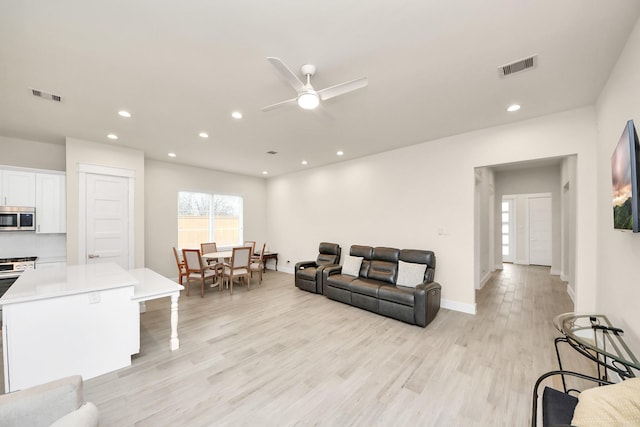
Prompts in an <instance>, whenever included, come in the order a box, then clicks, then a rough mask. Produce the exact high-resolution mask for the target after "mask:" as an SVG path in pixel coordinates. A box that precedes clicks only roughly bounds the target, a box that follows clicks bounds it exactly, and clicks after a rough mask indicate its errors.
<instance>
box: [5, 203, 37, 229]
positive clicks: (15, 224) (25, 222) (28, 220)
mask: <svg viewBox="0 0 640 427" xmlns="http://www.w3.org/2000/svg"><path fill="white" fill-rule="evenodd" d="M35 229H36V208H26V207H22V206H0V231H34V230H35Z"/></svg>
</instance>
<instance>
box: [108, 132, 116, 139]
mask: <svg viewBox="0 0 640 427" xmlns="http://www.w3.org/2000/svg"><path fill="white" fill-rule="evenodd" d="M107 138H109V139H114V140H115V139H118V135H116V134H115V133H110V134H109V135H107Z"/></svg>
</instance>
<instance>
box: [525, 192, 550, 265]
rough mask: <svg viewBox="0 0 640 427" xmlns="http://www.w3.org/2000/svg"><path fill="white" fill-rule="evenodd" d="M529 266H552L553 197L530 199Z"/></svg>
mask: <svg viewBox="0 0 640 427" xmlns="http://www.w3.org/2000/svg"><path fill="white" fill-rule="evenodd" d="M529 264H534V265H549V266H550V265H551V197H533V198H530V199H529Z"/></svg>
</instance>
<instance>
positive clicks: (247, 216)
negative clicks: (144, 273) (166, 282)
mask: <svg viewBox="0 0 640 427" xmlns="http://www.w3.org/2000/svg"><path fill="white" fill-rule="evenodd" d="M145 178H146V179H145V182H146V188H145V206H146V213H145V228H146V230H145V243H146V244H145V259H146V267H149V268H151V269H152V270H154V271H157V272H158V273H160V274H162V275H164V276H166V277H172V278H173V277H177V268H176V263H175V260H174V258H173V252H172V251H171V248H172V247H173V246H178V192H179V191H198V192H206V193H217V194H229V195H236V196H242V199H243V234H244V237H245V239H246V240H255V241H256V247H257V246H258V245H262V242H265V241H266V242H267V244H269V245H271V243H270V242H269V241H268V240H267V239H266V236H267V225H266V221H267V216H266V183H265V180H264V179H263V178H255V177H250V176H244V175H237V174H232V173H226V172H219V171H214V170H211V169H203V168H198V167H192V166H184V165H179V164H175V163H170V162H163V161H157V160H149V159H147V160H146V161H145ZM196 249H199V248H196Z"/></svg>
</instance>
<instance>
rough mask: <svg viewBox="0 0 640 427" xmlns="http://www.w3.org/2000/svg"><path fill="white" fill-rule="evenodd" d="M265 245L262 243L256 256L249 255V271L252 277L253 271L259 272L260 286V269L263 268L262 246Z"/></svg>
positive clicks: (264, 246) (265, 245)
mask: <svg viewBox="0 0 640 427" xmlns="http://www.w3.org/2000/svg"><path fill="white" fill-rule="evenodd" d="M266 247H267V244H266V243H263V244H262V249H261V250H260V254H259V255H258V257H251V265H250V266H249V271H250V273H251V278H253V272H254V271H257V272H258V273H260V285H261V286H262V271H263V269H264V248H266Z"/></svg>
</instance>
